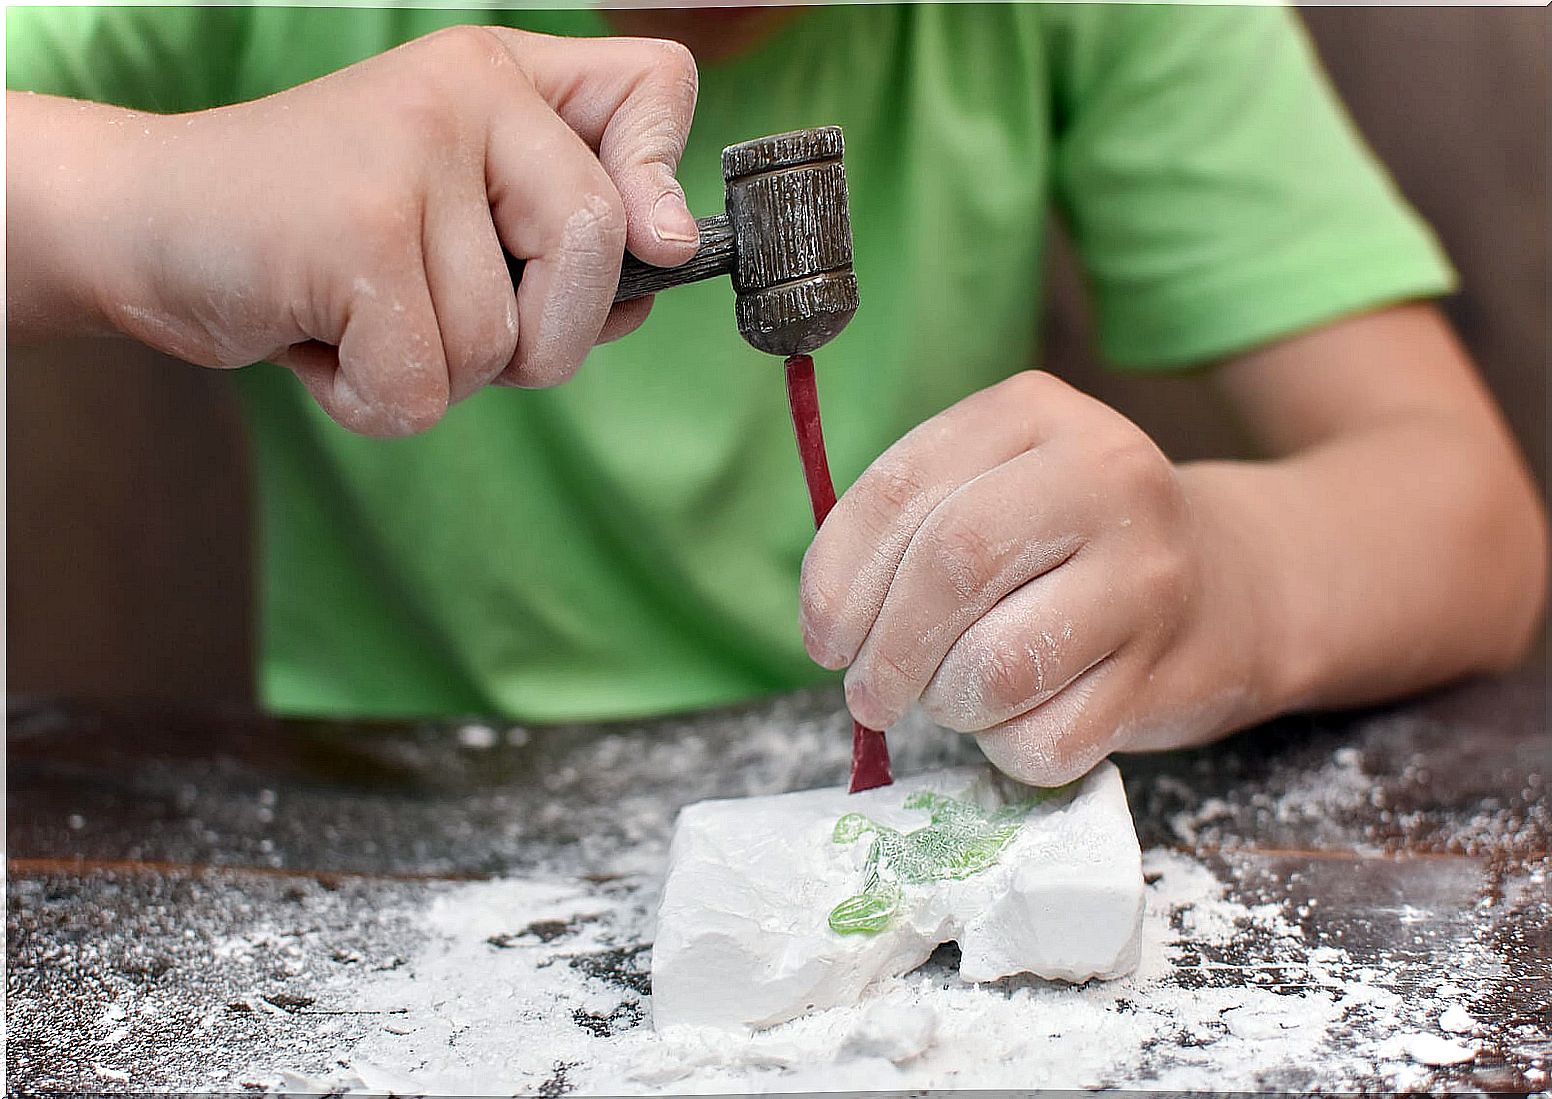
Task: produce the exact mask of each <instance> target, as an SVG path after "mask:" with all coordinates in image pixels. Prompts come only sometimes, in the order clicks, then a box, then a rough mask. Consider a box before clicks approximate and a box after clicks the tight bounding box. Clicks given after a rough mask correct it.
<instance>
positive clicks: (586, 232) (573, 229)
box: [561, 182, 625, 259]
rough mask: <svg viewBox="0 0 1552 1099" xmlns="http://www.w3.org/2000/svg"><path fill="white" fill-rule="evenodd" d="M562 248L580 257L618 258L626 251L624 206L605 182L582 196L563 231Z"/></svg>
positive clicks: (617, 193) (576, 202) (611, 187)
mask: <svg viewBox="0 0 1552 1099" xmlns="http://www.w3.org/2000/svg"><path fill="white" fill-rule="evenodd" d="M561 237H562V246H563V247H564V248H565V249H566V250H568V251H570V252H572V253H574V254H578V255H587V256H596V257H598V258H600V259H603V258H615V259H617V258H618V257H619V255H620V254H622V253H623V252H624V251H625V204H624V203H623V202H621V201H620V194H619V192H618V191H616V190H615V189H614V187H613V186H611V185H610V184H608V183H607V182H605V183H604V184H602V185H598V186H594V187H592V188H589V189H588V190H586V191H584V192H583V193H581V194H579V195H578V196H577V197H576V201H575V203H574V204H573V206H572V209H571V213H570V214H569V215H568V216H567V218H566V224H565V225H564V226H563V227H562V229H561Z"/></svg>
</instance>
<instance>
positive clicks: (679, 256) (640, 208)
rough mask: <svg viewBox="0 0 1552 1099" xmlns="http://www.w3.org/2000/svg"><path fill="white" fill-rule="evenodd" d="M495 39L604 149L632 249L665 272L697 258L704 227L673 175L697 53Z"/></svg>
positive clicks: (610, 42) (690, 106)
mask: <svg viewBox="0 0 1552 1099" xmlns="http://www.w3.org/2000/svg"><path fill="white" fill-rule="evenodd" d="M491 31H492V33H494V34H496V35H498V36H499V37H500V38H501V40H502V42H503V43H505V44H506V45H507V47H508V48H509V49H510V50H511V52H512V54H513V56H514V57H515V58H517V59H518V60H519V62H520V64H521V65H522V66H523V68H524V70H525V71H526V72H527V73H528V75H529V78H530V79H531V80H532V81H533V85H534V87H535V88H536V89H537V90H538V92H539V94H540V95H541V96H543V97H544V99H545V101H546V102H548V103H549V104H550V106H551V107H552V108H554V110H555V112H556V113H557V114H558V115H560V117H561V118H562V119H564V120H565V122H566V125H568V126H570V127H571V128H572V129H573V130H575V131H576V133H577V134H578V135H579V136H580V137H581V138H582V140H583V141H585V142H586V143H587V144H588V145H589V146H590V147H591V148H593V149H595V150H597V153H598V159H599V161H600V162H601V163H602V164H603V167H604V169H605V171H607V172H608V173H609V177H610V178H611V179H612V180H613V181H614V185H615V187H616V188H617V189H618V191H619V194H620V199H621V201H622V203H623V204H624V208H625V217H626V225H627V236H626V247H627V248H628V249H629V250H630V251H631V252H632V253H633V254H635V255H636V256H638V257H640V258H641V259H643V260H645V261H646V262H647V263H652V264H656V265H658V266H660V267H672V266H674V265H676V264H680V263H683V262H684V261H685V260H687V259H689V258H690V257H691V256H692V255H694V253H695V247H696V243H697V239H698V233H697V230H696V227H695V219H694V218H693V217H692V216H691V214H690V210H689V207H688V206H686V205H685V201H684V191H683V190H682V189H681V188H680V186H679V183H678V181H677V180H676V179H675V177H674V174H675V172H676V171H677V170H678V166H679V158H680V157H681V156H682V155H683V154H684V145H685V141H686V140H687V139H688V137H689V134H690V122H691V120H692V119H693V117H694V115H695V100H696V96H697V92H698V86H699V79H698V76H697V73H696V68H695V60H694V58H693V57H692V56H691V54H690V51H689V50H687V49H685V47H683V46H682V45H680V44H679V43H677V42H667V41H661V40H658V39H649V38H605V39H574V38H552V37H548V36H545V35H535V34H525V33H523V32H521V31H512V30H507V29H505V28H496V27H493V28H491ZM578 74H582V75H580V76H579V75H578Z"/></svg>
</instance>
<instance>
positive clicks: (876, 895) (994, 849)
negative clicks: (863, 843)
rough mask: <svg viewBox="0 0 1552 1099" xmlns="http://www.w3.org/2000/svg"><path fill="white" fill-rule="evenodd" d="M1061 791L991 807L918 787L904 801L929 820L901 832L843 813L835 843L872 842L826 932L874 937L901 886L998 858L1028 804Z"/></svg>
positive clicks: (945, 877)
mask: <svg viewBox="0 0 1552 1099" xmlns="http://www.w3.org/2000/svg"><path fill="white" fill-rule="evenodd" d="M1066 789H1067V787H1060V788H1058V789H1055V790H1042V791H1039V792H1038V793H1036V794H1035V796H1033V797H1031V798H1029V799H1028V800H1026V801H1023V802H1019V803H1017V804H1013V805H1005V806H1003V807H1002V808H1001V809H995V810H986V809H982V808H981V807H980V806H979V805H976V804H975V803H974V802H968V801H958V800H956V799H955V798H950V797H944V796H943V795H942V794H934V793H932V792H931V791H928V790H923V791H919V792H917V793H915V794H912V795H911V796H910V797H908V798H906V800H905V802H904V806H905V808H907V809H926V810H928V811H929V812H930V813H931V814H932V820H931V822H930V823H928V824H926V825H924V826H923V827H921V828H918V829H916V830H915V831H914V832H900V831H897V830H896V829H894V828H890V827H889V826H888V825H883V824H878V823H877V822H875V821H871V820H869V819H868V818H867V817H865V816H863V815H862V814H861V813H847V814H846V815H845V816H843V817H842V818H841V819H840V820H838V821H836V822H835V831H834V833H833V835H832V837H831V838H832V840H833V841H834V842H835V843H841V844H847V843H852V842H854V841H855V840H857V839H858V838H859V837H861V836H863V835H865V834H867V833H869V832H872V833H873V835H874V839H873V846H872V848H871V849H870V850H869V851H868V858H867V862H866V864H865V865H864V868H863V874H864V879H863V884H862V892H861V893H858V894H857V895H856V896H853V897H847V898H846V899H845V900H844V901H842V902H841V903H840V904H838V905H836V906H835V907H834V908H832V909H831V910H830V928H831V930H833V931H836V932H839V933H840V934H842V935H857V934H865V935H876V934H877V933H878V932H880V931H882V930H884V928H886V927H888V926H889V920H890V918H891V917H892V916H893V915H894V914H895V909H897V908H898V907H899V905H900V895H901V893H900V891H901V886H902V885H905V884H911V885H916V884H920V883H922V882H929V881H950V880H953V881H958V880H960V879H963V878H968V877H970V876H971V875H972V874H978V873H980V872H981V871H982V870H985V869H986V868H987V867H988V866H990V865H992V863H994V862H996V861H997V856H998V855H1000V854H1001V853H1002V849H1003V848H1004V847H1006V846H1007V845H1008V841H1010V840H1011V839H1013V837H1014V835H1015V834H1016V833H1017V832H1018V829H1019V825H1020V824H1021V823H1022V822H1023V820H1024V818H1025V817H1026V816H1028V815H1029V811H1030V810H1031V809H1033V808H1034V807H1035V806H1036V805H1038V804H1039V803H1040V802H1042V801H1045V800H1046V799H1048V798H1050V797H1051V796H1053V795H1055V794H1058V793H1061V792H1063V791H1065V790H1066Z"/></svg>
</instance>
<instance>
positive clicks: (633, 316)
mask: <svg viewBox="0 0 1552 1099" xmlns="http://www.w3.org/2000/svg"><path fill="white" fill-rule="evenodd" d="M651 311H652V298H651V297H650V296H648V297H645V298H632V299H631V300H630V301H622V302H616V303H615V306H614V308H613V309H611V310H609V319H608V320H606V321H604V326H603V328H602V329H601V330H600V331H599V333H598V342H599V343H609V342H611V341H612V340H617V339H619V338H620V337H621V336H628V335H630V334H631V333H632V332H634V331H636V329H638V328H640V327H641V325H642V322H643V321H645V320H646V319H647V314H648V313H650V312H651Z"/></svg>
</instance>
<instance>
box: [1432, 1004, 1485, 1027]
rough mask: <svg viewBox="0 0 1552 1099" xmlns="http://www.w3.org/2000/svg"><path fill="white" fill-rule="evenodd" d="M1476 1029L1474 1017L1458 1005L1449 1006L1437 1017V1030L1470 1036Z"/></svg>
mask: <svg viewBox="0 0 1552 1099" xmlns="http://www.w3.org/2000/svg"><path fill="white" fill-rule="evenodd" d="M1476 1028H1477V1020H1476V1016H1474V1015H1472V1014H1471V1012H1469V1011H1467V1010H1466V1009H1465V1008H1463V1007H1461V1006H1460V1005H1459V1004H1451V1005H1450V1006H1449V1007H1447V1008H1445V1009H1444V1011H1443V1012H1441V1013H1440V1015H1439V1029H1440V1030H1446V1031H1449V1032H1450V1033H1451V1034H1470V1033H1471V1032H1472V1031H1474V1030H1476Z"/></svg>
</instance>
